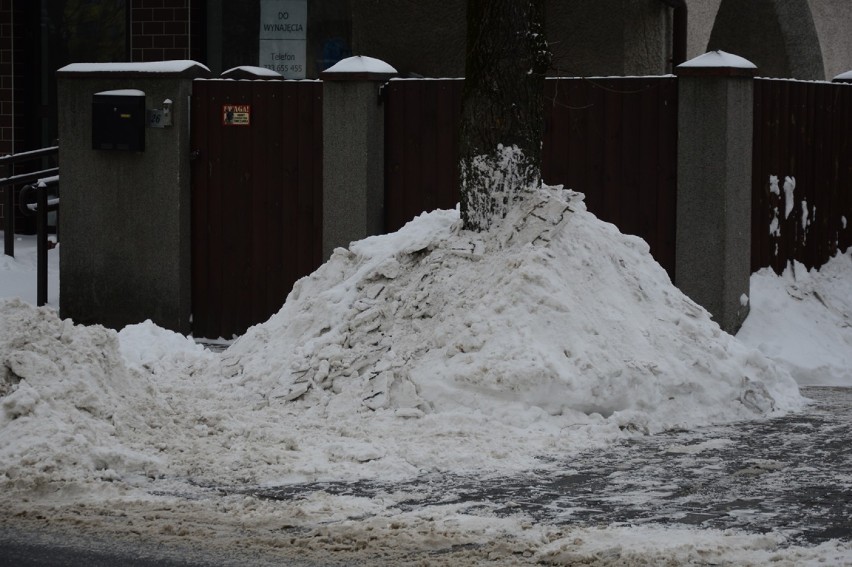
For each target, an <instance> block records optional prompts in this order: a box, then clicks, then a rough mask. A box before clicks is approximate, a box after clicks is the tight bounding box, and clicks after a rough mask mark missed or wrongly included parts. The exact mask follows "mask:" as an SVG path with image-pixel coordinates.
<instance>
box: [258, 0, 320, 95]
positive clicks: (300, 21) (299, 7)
mask: <svg viewBox="0 0 852 567" xmlns="http://www.w3.org/2000/svg"><path fill="white" fill-rule="evenodd" d="M307 40H308V0H261V2H260V62H259V63H258V64H259V65H260V66H261V67H266V68H267V69H272V70H273V71H276V72H278V73H281V75H283V76H284V78H285V79H304V78H305V72H306V70H307V55H306V52H307Z"/></svg>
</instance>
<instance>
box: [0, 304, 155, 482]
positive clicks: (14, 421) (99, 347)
mask: <svg viewBox="0 0 852 567" xmlns="http://www.w3.org/2000/svg"><path fill="white" fill-rule="evenodd" d="M154 396H155V393H154V391H153V389H152V388H151V385H150V384H149V383H148V381H147V380H146V379H145V377H144V376H143V375H141V374H139V373H136V372H133V371H131V370H129V369H128V368H127V367H126V366H125V364H124V361H123V358H122V356H121V353H120V352H119V344H118V340H117V337H116V334H115V332H113V331H109V330H107V329H104V328H103V327H98V326H93V327H83V326H75V325H74V324H73V323H72V322H71V321H70V320H66V321H62V320H60V319H59V318H58V317H57V316H56V314H55V313H54V312H53V311H52V310H50V309H45V308H43V309H36V308H34V307H32V306H31V305H28V304H26V303H23V302H21V301H20V300H17V299H13V300H5V301H0V463H2V465H0V478H2V479H4V480H6V481H12V482H16V481H19V480H20V481H26V482H35V483H40V482H44V481H56V480H67V479H70V478H74V479H76V480H80V479H83V478H102V479H110V478H112V477H114V476H116V475H119V474H121V473H127V472H133V473H139V474H146V473H147V472H150V471H151V470H152V469H153V468H156V466H157V465H158V463H159V459H158V458H157V457H156V456H152V455H151V454H145V453H143V452H141V451H139V450H136V449H134V448H132V447H131V446H130V445H128V444H127V443H125V442H124V441H123V440H122V437H123V438H132V437H135V436H136V435H137V432H138V431H142V430H147V429H151V428H152V427H156V425H149V424H148V423H147V422H146V416H147V415H150V409H151V408H152V407H155V406H156V405H157V404H156V402H155V397H154Z"/></svg>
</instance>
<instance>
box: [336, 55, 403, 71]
mask: <svg viewBox="0 0 852 567" xmlns="http://www.w3.org/2000/svg"><path fill="white" fill-rule="evenodd" d="M396 72H397V71H396V69H394V68H393V67H392V66H390V65H388V64H387V63H385V62H384V61H382V60H381V59H376V58H374V57H367V56H365V55H355V56H354V57H347V58H346V59H342V60H340V61H338V62H337V63H335V64H334V65H332V66H331V67H329V68H328V69H326V70H325V71H323V73H380V74H396Z"/></svg>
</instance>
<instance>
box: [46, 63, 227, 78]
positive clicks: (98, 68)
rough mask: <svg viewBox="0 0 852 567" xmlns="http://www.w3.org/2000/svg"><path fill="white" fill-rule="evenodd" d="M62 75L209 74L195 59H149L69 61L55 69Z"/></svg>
mask: <svg viewBox="0 0 852 567" xmlns="http://www.w3.org/2000/svg"><path fill="white" fill-rule="evenodd" d="M56 74H57V75H59V76H62V77H104V76H111V77H118V76H120V77H151V76H155V75H156V76H168V77H185V78H202V77H209V76H210V69H208V68H207V67H206V66H204V65H202V64H201V63H198V62H197V61H191V60H189V59H185V60H175V61H150V62H144V63H71V64H70V65H66V66H64V67H62V68H60V69H59V70H57V71H56Z"/></svg>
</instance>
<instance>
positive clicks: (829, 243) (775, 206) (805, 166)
mask: <svg viewBox="0 0 852 567" xmlns="http://www.w3.org/2000/svg"><path fill="white" fill-rule="evenodd" d="M754 95H755V100H754V165H753V169H752V175H753V176H752V183H753V186H752V195H753V197H752V270H754V271H756V270H758V269H760V268H762V267H765V266H771V267H772V268H773V269H774V270H775V271H776V272H778V273H780V272H781V271H783V269H784V268H785V267H786V266H787V264H788V263H789V262H790V261H791V260H797V261H799V262H802V263H803V264H804V265H805V266H807V267H808V268H812V267H819V266H821V265H823V264H824V263H825V262H826V261H827V260H828V259H829V258H830V257H831V256H833V255H834V254H835V253H836V252H837V250H838V249H840V250H845V249H846V248H847V247H849V246H850V245H852V135H850V133H852V85H848V84H840V83H817V82H802V81H790V80H775V79H757V80H755V84H754ZM771 176H774V177H776V178H777V180H778V181H777V183H770V178H771ZM793 183H795V189H794V190H793V191H792V201H791V203H792V208H791V209H790V210H789V214H788V207H787V193H786V192H785V184H786V186H787V187H788V188H791V187H792V186H793Z"/></svg>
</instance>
